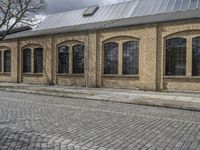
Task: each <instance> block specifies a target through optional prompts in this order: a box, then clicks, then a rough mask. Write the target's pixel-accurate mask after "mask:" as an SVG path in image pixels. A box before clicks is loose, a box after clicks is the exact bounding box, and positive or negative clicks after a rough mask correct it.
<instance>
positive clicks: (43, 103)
mask: <svg viewBox="0 0 200 150" xmlns="http://www.w3.org/2000/svg"><path fill="white" fill-rule="evenodd" d="M0 149H6V150H7V149H9V150H12V149H13V150H16V149H20V150H26V149H30V150H34V149H36V150H39V149H42V150H43V149H44V150H45V149H56V150H57V149H62V150H63V149H69V150H71V149H76V150H81V149H85V150H89V149H91V150H96V149H98V150H106V149H116V150H126V149H127V150H137V149H151V150H153V149H169V150H173V149H175V150H179V149H181V150H199V149H200V112H195V111H186V110H178V109H167V108H158V107H150V106H137V105H133V104H121V103H110V102H101V101H92V100H90V101H89V100H88V101H87V100H82V99H70V98H61V97H51V96H41V95H32V94H22V93H9V92H1V91H0Z"/></svg>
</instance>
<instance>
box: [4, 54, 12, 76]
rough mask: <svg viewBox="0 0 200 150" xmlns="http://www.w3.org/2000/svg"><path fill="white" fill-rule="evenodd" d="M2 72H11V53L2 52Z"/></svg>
mask: <svg viewBox="0 0 200 150" xmlns="http://www.w3.org/2000/svg"><path fill="white" fill-rule="evenodd" d="M4 72H11V51H10V50H6V51H4Z"/></svg>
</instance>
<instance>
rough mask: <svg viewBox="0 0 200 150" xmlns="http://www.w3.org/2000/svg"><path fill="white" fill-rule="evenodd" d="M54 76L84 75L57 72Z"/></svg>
mask: <svg viewBox="0 0 200 150" xmlns="http://www.w3.org/2000/svg"><path fill="white" fill-rule="evenodd" d="M56 76H84V74H67V73H57V74H56Z"/></svg>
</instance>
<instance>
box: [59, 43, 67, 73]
mask: <svg viewBox="0 0 200 150" xmlns="http://www.w3.org/2000/svg"><path fill="white" fill-rule="evenodd" d="M58 73H69V47H68V46H59V47H58Z"/></svg>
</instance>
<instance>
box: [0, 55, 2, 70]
mask: <svg viewBox="0 0 200 150" xmlns="http://www.w3.org/2000/svg"><path fill="white" fill-rule="evenodd" d="M0 72H2V52H1V51H0Z"/></svg>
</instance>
